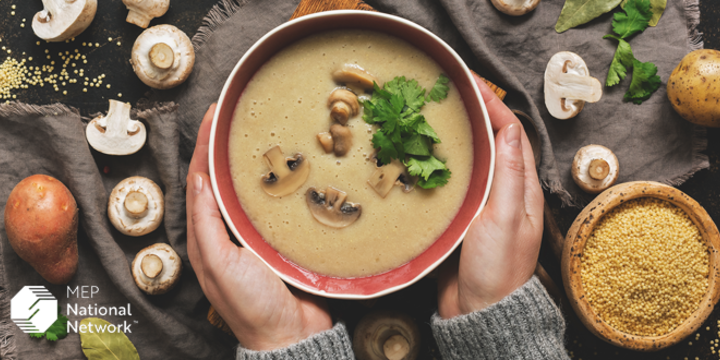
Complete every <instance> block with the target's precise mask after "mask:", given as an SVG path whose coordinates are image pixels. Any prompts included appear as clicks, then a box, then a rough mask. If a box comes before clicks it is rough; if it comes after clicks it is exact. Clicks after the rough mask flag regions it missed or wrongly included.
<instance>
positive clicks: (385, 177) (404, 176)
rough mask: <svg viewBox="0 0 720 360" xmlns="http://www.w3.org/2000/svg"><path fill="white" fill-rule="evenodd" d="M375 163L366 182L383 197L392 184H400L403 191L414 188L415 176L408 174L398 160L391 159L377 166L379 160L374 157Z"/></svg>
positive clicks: (406, 191)
mask: <svg viewBox="0 0 720 360" xmlns="http://www.w3.org/2000/svg"><path fill="white" fill-rule="evenodd" d="M375 164H376V169H375V172H373V174H372V175H371V176H370V179H368V184H370V186H371V187H372V188H373V189H374V190H375V192H377V193H378V195H380V196H381V197H383V198H385V197H386V196H387V194H388V193H389V192H390V190H392V188H393V187H394V186H402V188H403V192H405V193H409V192H410V191H412V190H413V189H415V182H416V181H417V178H415V177H413V176H410V174H409V173H408V172H407V168H406V167H405V165H403V163H401V162H400V161H399V160H397V159H393V160H392V161H391V162H390V163H389V164H386V165H381V166H378V164H379V161H378V160H377V159H376V160H375Z"/></svg>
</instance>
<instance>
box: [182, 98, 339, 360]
mask: <svg viewBox="0 0 720 360" xmlns="http://www.w3.org/2000/svg"><path fill="white" fill-rule="evenodd" d="M214 113H215V105H212V106H210V109H208V111H207V113H206V114H205V117H204V118H203V121H202V124H201V125H200V130H199V131H198V139H197V143H196V145H195V152H194V153H193V157H192V160H191V161H190V169H189V171H188V177H187V194H186V195H187V224H188V233H187V248H188V257H189V258H190V263H191V264H192V267H193V270H195V273H196V274H197V278H198V281H199V282H200V286H201V287H202V290H203V292H204V293H205V296H207V298H208V300H210V303H211V304H212V305H213V306H214V307H215V310H217V312H218V313H219V314H220V316H222V318H223V320H225V322H226V323H227V324H228V326H230V329H232V331H233V333H234V334H235V336H236V337H237V339H238V340H239V341H240V344H241V345H242V346H243V347H245V348H247V349H250V350H258V351H259V350H273V349H279V348H282V347H286V346H288V345H291V344H294V343H297V342H299V341H300V340H303V339H306V338H308V337H310V336H311V335H313V334H316V333H319V332H322V331H324V330H328V329H330V328H332V320H331V318H330V314H329V313H328V310H327V305H326V303H325V301H324V300H321V299H319V298H317V297H314V296H312V295H309V294H306V293H304V292H302V291H299V290H296V289H293V290H290V289H288V287H287V286H286V285H285V283H283V282H282V280H280V278H279V277H278V276H277V275H275V273H273V272H272V270H270V268H269V267H267V265H265V263H263V262H262V261H261V260H260V259H259V258H258V257H257V256H256V255H255V254H253V253H252V252H251V251H250V250H247V249H245V248H242V247H238V246H236V245H235V244H233V242H232V241H231V240H230V237H229V235H228V233H227V230H226V229H225V224H224V223H223V219H222V216H221V214H220V211H219V210H218V206H217V203H216V202H215V198H214V197H213V192H212V188H211V185H210V177H209V176H208V171H209V170H208V143H209V141H210V127H211V124H212V118H213V114H214Z"/></svg>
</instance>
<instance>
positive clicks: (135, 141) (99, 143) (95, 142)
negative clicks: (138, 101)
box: [85, 100, 147, 155]
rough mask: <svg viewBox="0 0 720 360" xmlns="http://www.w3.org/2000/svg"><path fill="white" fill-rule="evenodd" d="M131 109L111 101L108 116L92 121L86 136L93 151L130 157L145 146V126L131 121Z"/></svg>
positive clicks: (127, 105) (124, 104) (86, 129)
mask: <svg viewBox="0 0 720 360" xmlns="http://www.w3.org/2000/svg"><path fill="white" fill-rule="evenodd" d="M130 108H131V107H130V104H128V103H124V102H121V101H116V100H110V107H109V109H108V113H107V115H105V116H99V117H96V118H94V119H92V120H91V121H90V123H89V124H88V125H87V127H86V128H85V136H86V137H87V141H88V143H89V144H90V146H92V147H93V149H95V150H97V151H99V152H101V153H103V154H107V155H130V154H134V153H136V152H138V150H140V149H141V148H142V147H143V145H145V139H146V138H147V132H146V130H145V125H144V124H143V123H142V122H140V121H138V120H132V119H130Z"/></svg>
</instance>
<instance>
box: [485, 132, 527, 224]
mask: <svg viewBox="0 0 720 360" xmlns="http://www.w3.org/2000/svg"><path fill="white" fill-rule="evenodd" d="M521 132H522V129H521V128H520V124H517V123H513V124H509V125H506V126H505V127H503V128H502V129H500V131H499V132H498V135H497V137H496V138H495V139H496V142H495V147H496V151H497V157H496V164H495V179H494V181H493V188H492V191H491V193H490V198H489V199H488V207H489V208H490V209H492V211H491V213H492V214H494V215H497V217H496V219H498V220H506V221H511V220H512V219H513V218H514V217H515V215H517V214H518V213H520V212H519V211H517V210H518V209H524V203H525V161H524V159H523V151H522V137H521ZM508 225H509V224H508Z"/></svg>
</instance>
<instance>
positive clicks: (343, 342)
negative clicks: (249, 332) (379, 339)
mask: <svg viewBox="0 0 720 360" xmlns="http://www.w3.org/2000/svg"><path fill="white" fill-rule="evenodd" d="M280 359H283V360H285V359H294V360H310V359H338V360H352V359H355V357H354V355H353V352H352V342H351V341H350V336H349V335H348V332H347V329H345V324H343V323H337V324H335V326H334V327H333V328H332V329H330V330H326V331H323V332H321V333H317V334H315V335H313V336H311V337H309V338H307V339H305V340H303V341H300V342H299V343H297V344H294V345H290V346H288V347H285V348H282V349H277V350H270V351H253V350H248V349H245V348H243V347H242V346H238V350H237V360H280Z"/></svg>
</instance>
